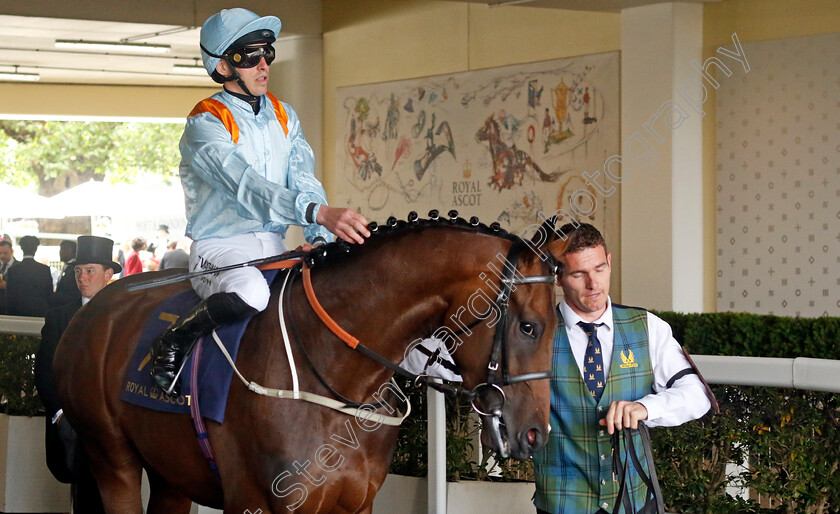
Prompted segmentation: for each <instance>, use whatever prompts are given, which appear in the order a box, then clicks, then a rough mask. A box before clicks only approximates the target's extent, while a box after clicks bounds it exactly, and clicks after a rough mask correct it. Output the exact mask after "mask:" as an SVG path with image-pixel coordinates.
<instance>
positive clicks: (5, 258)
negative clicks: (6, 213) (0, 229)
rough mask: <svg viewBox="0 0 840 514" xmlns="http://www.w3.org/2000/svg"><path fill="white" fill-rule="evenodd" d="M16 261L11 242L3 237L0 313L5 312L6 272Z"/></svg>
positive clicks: (1, 246) (0, 255)
mask: <svg viewBox="0 0 840 514" xmlns="http://www.w3.org/2000/svg"><path fill="white" fill-rule="evenodd" d="M15 263H17V261H16V260H15V252H14V250H13V249H12V242H11V241H9V240H8V239H6V238H5V237H4V238H3V240H2V241H0V314H6V272H7V271H9V268H11V267H12V266H13V265H14V264H15Z"/></svg>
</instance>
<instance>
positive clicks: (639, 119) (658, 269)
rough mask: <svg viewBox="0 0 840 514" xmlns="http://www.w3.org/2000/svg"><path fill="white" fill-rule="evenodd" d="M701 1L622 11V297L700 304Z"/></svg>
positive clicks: (684, 307)
mask: <svg viewBox="0 0 840 514" xmlns="http://www.w3.org/2000/svg"><path fill="white" fill-rule="evenodd" d="M702 27H703V7H702V5H700V4H693V3H680V2H675V3H667V4H655V5H649V6H644V7H634V8H629V9H624V10H622V12H621V133H622V140H623V145H622V152H623V153H622V162H623V169H622V176H623V177H624V179H623V181H622V189H621V195H622V196H621V260H622V278H621V286H622V289H621V294H622V297H621V301H622V303H625V304H628V305H642V306H645V307H648V308H655V309H666V310H676V311H682V312H701V311H702V310H703V216H702V207H703V206H702V198H703V188H702V143H703V135H702V125H701V120H702V117H703V115H704V110H707V109H710V108H712V106H705V105H703V103H704V102H705V99H706V95H705V89H703V86H702V84H701V82H700V81H699V78H700V75H699V73H698V72H697V70H696V69H694V68H693V67H692V66H691V61H692V60H693V61H696V62H702V59H701V55H702V43H703V32H702Z"/></svg>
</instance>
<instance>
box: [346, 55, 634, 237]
mask: <svg viewBox="0 0 840 514" xmlns="http://www.w3.org/2000/svg"><path fill="white" fill-rule="evenodd" d="M618 65H619V54H618V53H617V52H612V53H606V54H596V55H589V56H583V57H575V58H570V59H561V60H555V61H547V62H540V63H532V64H525V65H516V66H508V67H503V68H494V69H488V70H481V71H474V72H466V73H459V74H455V75H441V76H436V77H426V78H419V79H412V80H405V81H398V82H389V83H381V84H371V85H363V86H352V87H346V88H340V89H339V90H338V93H337V94H338V98H337V102H336V105H337V110H338V112H337V115H336V123H337V127H336V128H337V130H336V134H337V136H338V143H337V147H336V170H335V174H336V176H335V181H334V182H333V183H334V184H336V188H335V195H334V198H335V200H334V201H333V202H332V203H333V205H336V206H344V207H349V208H352V209H356V210H358V211H360V212H361V213H363V214H364V215H365V216H367V217H368V218H369V219H371V220H377V221H380V222H381V221H383V220H385V219H386V218H387V217H388V216H391V215H393V216H396V217H398V218H405V216H406V214H407V213H408V212H409V211H411V210H414V211H417V212H418V213H420V214H421V216H425V215H426V213H427V212H428V211H429V209H439V210H440V211H441V212H442V213H446V212H447V211H448V210H449V209H457V210H458V211H459V213H460V215H461V216H464V217H466V218H469V217H470V216H478V217H479V219H480V220H481V221H482V222H484V223H487V224H490V223H492V222H494V221H498V222H499V223H500V224H501V225H502V227H503V228H505V229H506V230H509V231H512V232H516V233H520V234H522V232H521V231H522V230H523V229H525V228H526V227H528V226H529V225H532V224H534V223H537V222H538V216H537V215H538V213H542V214H544V215H551V214H552V213H554V212H555V211H556V210H557V209H560V208H563V209H566V210H567V211H568V212H569V213H571V214H572V215H573V216H574V217H575V218H577V219H579V220H586V221H588V222H590V223H594V224H595V225H596V226H599V227H601V228H603V227H604V223H605V220H606V218H607V217H608V216H614V217H615V220H616V221H615V226H617V219H618V218H617V216H618V205H617V203H615V207H611V208H610V210H609V211H608V210H607V209H608V207H607V206H606V203H607V202H605V199H604V198H603V196H600V195H598V194H597V192H596V191H595V190H594V189H592V188H590V186H587V185H586V184H585V182H584V180H583V178H582V177H581V174H582V173H583V172H585V171H587V170H591V169H600V168H602V167H603V165H604V160H605V159H606V158H607V157H609V156H610V155H613V154H618V153H619V118H618V101H619V97H618V80H619V75H618ZM615 197H616V198H617V197H618V195H615Z"/></svg>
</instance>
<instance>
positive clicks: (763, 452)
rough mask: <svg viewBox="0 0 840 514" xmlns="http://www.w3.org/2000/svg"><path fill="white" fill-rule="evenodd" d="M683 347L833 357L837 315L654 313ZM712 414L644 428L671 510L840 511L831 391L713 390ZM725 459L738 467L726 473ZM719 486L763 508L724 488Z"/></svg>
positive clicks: (839, 333) (836, 399) (836, 413)
mask: <svg viewBox="0 0 840 514" xmlns="http://www.w3.org/2000/svg"><path fill="white" fill-rule="evenodd" d="M658 314H659V316H660V317H662V318H663V319H664V320H666V321H667V322H668V323H669V324H670V325H671V327H672V329H673V330H674V337H675V338H676V339H677V340H678V341H680V342H681V343H683V344H684V345H685V347H686V348H687V349H688V350H689V352H691V353H692V354H701V355H741V356H747V357H780V358H795V357H813V358H820V359H840V346H839V345H838V342H840V318H829V317H824V318H785V317H780V316H758V315H754V314H744V313H714V314H677V313H673V312H663V313H658ZM715 394H716V395H717V397H718V401H719V402H720V405H721V414H720V415H717V416H712V415H710V414H709V415H706V416H705V417H703V418H702V419H701V420H698V421H696V422H693V423H686V424H685V425H682V426H679V427H673V428H657V429H654V430H653V432H652V434H653V445H654V452H655V454H656V467H657V470H659V479H660V483H661V485H662V491H663V495H664V496H665V500H666V503H667V505H668V507H669V510H670V511H672V512H696V513H712V512H714V513H736V512H790V513H794V512H796V513H800V512H802V513H821V512H826V513H828V512H838V511H840V474H839V473H838V467H840V421H839V420H840V395H838V394H832V393H823V392H816V391H800V390H795V389H781V388H768V387H736V386H726V387H717V388H715ZM727 462H747V463H748V467H747V468H741V469H740V470H738V472H735V473H732V474H730V475H727V474H726V470H725V466H726V463H727ZM727 486H733V487H745V488H748V489H750V491H751V493H752V494H751V496H755V495H756V494H758V495H761V496H762V497H764V498H772V499H773V505H774V506H773V507H769V506H768V505H767V503H766V502H763V504H762V505H759V503H758V502H757V501H755V500H740V499H736V498H733V497H732V496H729V495H727V494H726V492H725V489H726V487H727Z"/></svg>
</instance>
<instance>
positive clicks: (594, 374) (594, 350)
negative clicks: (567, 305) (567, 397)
mask: <svg viewBox="0 0 840 514" xmlns="http://www.w3.org/2000/svg"><path fill="white" fill-rule="evenodd" d="M578 325H580V328H582V329H583V331H584V332H586V335H587V337H589V344H587V345H586V353H585V354H584V355H583V381H584V382H585V383H586V387H587V388H589V392H590V393H592V396H593V397H594V398H595V403H597V402H598V401H599V400H600V399H601V393H603V392H604V382H605V380H604V358H603V356H602V355H601V342H600V341H598V332H597V327H596V325H595V323H586V322H584V321H579V322H578ZM599 325H600V324H599Z"/></svg>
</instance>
